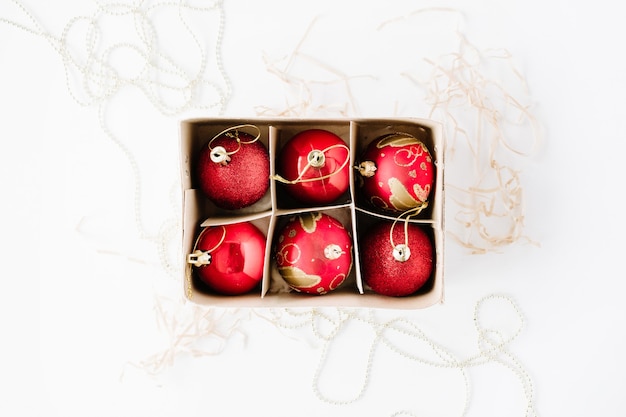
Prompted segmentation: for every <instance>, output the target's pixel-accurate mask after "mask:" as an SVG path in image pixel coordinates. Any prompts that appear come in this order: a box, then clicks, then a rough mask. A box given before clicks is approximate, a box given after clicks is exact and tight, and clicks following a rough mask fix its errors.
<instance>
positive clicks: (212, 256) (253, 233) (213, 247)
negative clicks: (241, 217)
mask: <svg viewBox="0 0 626 417" xmlns="http://www.w3.org/2000/svg"><path fill="white" fill-rule="evenodd" d="M265 246H266V238H265V235H264V234H263V233H262V232H261V231H260V230H259V229H258V228H257V227H256V226H255V225H253V224H252V223H250V222H242V223H235V224H226V225H221V226H210V227H206V228H205V229H203V230H202V232H201V233H200V235H199V236H198V240H197V242H196V249H195V250H194V253H192V254H191V255H189V256H188V262H189V263H191V264H193V265H194V266H195V267H196V268H195V271H196V273H197V276H198V278H200V280H201V281H202V282H204V283H205V284H206V285H207V286H208V287H209V288H210V289H212V290H213V291H215V292H218V293H220V294H224V295H239V294H244V293H247V292H249V291H250V290H252V289H253V288H254V287H255V286H256V285H257V284H258V283H259V281H261V279H262V278H263V270H264V260H265Z"/></svg>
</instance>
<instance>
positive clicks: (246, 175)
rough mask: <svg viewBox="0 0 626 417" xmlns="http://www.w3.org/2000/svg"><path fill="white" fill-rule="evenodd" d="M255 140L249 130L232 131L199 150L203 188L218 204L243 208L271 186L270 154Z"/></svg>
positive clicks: (231, 207) (199, 170)
mask: <svg viewBox="0 0 626 417" xmlns="http://www.w3.org/2000/svg"><path fill="white" fill-rule="evenodd" d="M254 139H255V138H254V136H252V135H250V134H248V133H245V132H242V131H238V130H231V131H228V132H226V133H222V134H221V135H220V136H218V137H216V138H215V139H213V140H212V141H211V142H210V143H209V144H208V145H207V146H204V147H203V148H202V149H201V150H200V153H199V160H198V181H199V185H200V189H201V190H202V191H203V192H204V194H205V195H206V196H207V198H208V199H209V200H211V201H212V202H213V203H214V204H215V205H216V206H218V207H220V208H223V209H227V210H236V209H241V208H244V207H248V206H250V205H252V204H254V203H256V202H257V201H259V200H260V199H261V198H262V197H263V196H264V195H265V192H266V191H267V189H268V187H269V176H270V160H269V153H268V151H267V148H266V147H265V145H263V144H262V143H261V142H260V141H258V140H254Z"/></svg>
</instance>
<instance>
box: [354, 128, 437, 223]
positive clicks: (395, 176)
mask: <svg viewBox="0 0 626 417" xmlns="http://www.w3.org/2000/svg"><path fill="white" fill-rule="evenodd" d="M361 161H362V162H361V163H360V165H359V173H360V174H361V175H360V177H361V178H362V186H361V191H362V193H363V195H364V196H365V198H366V200H367V201H368V202H369V203H371V204H372V205H373V206H375V207H378V208H381V209H383V210H386V211H391V212H396V213H398V212H405V211H407V210H411V209H416V208H418V207H425V205H424V204H425V203H426V201H427V200H428V196H429V194H430V191H431V189H432V187H433V183H434V180H435V168H434V164H433V159H432V157H431V155H430V152H429V151H428V148H427V147H426V145H424V143H423V142H422V141H420V140H419V139H417V138H415V137H413V136H411V135H409V134H406V133H392V134H388V135H384V136H381V137H379V138H378V139H376V140H374V141H373V142H372V143H370V144H369V146H368V147H367V149H366V150H365V153H364V154H363V155H362V158H361Z"/></svg>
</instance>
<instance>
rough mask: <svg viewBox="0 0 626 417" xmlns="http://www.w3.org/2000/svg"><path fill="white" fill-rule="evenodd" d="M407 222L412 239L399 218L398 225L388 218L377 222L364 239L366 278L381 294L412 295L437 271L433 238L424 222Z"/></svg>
mask: <svg viewBox="0 0 626 417" xmlns="http://www.w3.org/2000/svg"><path fill="white" fill-rule="evenodd" d="M406 226H407V230H408V233H407V235H408V240H407V239H406V238H405V236H407V235H405V224H403V223H402V222H397V223H396V224H395V226H394V223H393V222H388V221H381V222H379V223H376V224H374V225H373V226H372V227H371V228H370V229H368V230H367V232H365V233H364V234H363V236H362V238H361V240H360V246H359V251H360V257H361V274H362V277H363V282H365V284H366V285H368V286H369V287H370V288H371V289H372V291H374V292H376V293H378V294H382V295H387V296H395V297H401V296H407V295H411V294H413V293H415V292H416V291H417V290H419V289H420V288H421V287H422V286H424V284H425V283H426V282H427V281H428V280H429V278H430V276H431V274H432V272H433V263H434V261H433V257H434V249H433V244H432V243H431V240H430V238H429V237H428V235H427V234H426V232H424V230H422V228H421V227H420V226H418V225H416V224H414V223H409V224H407V225H406ZM392 228H393V232H391V229H392ZM390 233H391V234H390ZM390 236H391V237H390ZM392 241H393V243H392Z"/></svg>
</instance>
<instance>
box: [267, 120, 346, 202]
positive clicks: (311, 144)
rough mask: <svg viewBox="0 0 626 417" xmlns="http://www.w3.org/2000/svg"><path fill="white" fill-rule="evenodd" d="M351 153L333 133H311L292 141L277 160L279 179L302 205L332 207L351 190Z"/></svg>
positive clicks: (322, 131) (302, 134)
mask: <svg viewBox="0 0 626 417" xmlns="http://www.w3.org/2000/svg"><path fill="white" fill-rule="evenodd" d="M349 162H350V151H349V149H348V146H347V145H346V143H345V142H344V141H343V140H342V139H341V138H340V137H339V136H337V135H335V134H334V133H332V132H329V131H326V130H322V129H309V130H305V131H302V132H300V133H298V134H296V135H295V136H294V137H292V138H291V139H290V140H289V141H288V142H287V143H285V145H284V146H283V148H282V149H281V150H280V154H279V155H278V159H277V166H276V171H277V173H278V174H279V177H278V179H279V180H280V181H281V182H282V183H284V184H285V189H286V190H287V192H288V193H289V194H290V195H291V196H292V197H293V198H294V199H296V200H297V201H298V202H301V203H306V204H329V203H332V202H333V201H335V200H337V199H338V198H339V197H340V196H341V195H342V194H343V193H345V192H346V191H347V190H348V187H349V186H350V164H349Z"/></svg>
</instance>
